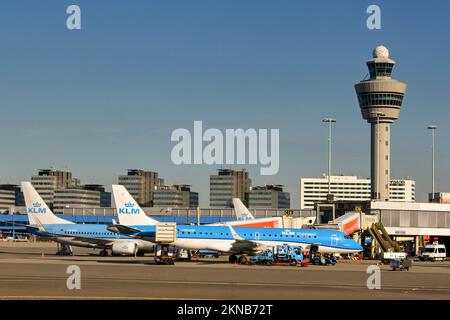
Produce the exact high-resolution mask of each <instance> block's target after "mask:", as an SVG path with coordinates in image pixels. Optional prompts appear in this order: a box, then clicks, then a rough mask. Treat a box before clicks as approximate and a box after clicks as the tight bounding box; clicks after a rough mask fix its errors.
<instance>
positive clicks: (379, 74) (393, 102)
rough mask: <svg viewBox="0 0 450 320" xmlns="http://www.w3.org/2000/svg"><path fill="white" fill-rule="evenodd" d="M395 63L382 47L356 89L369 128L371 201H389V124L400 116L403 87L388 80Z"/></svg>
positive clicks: (404, 89)
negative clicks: (367, 77) (368, 75)
mask: <svg viewBox="0 0 450 320" xmlns="http://www.w3.org/2000/svg"><path fill="white" fill-rule="evenodd" d="M394 65H395V61H394V60H392V59H390V58H389V51H388V49H387V48H386V47H384V46H378V47H376V48H375V49H374V50H373V59H371V60H369V61H367V67H368V68H369V74H370V77H369V79H368V80H362V81H360V82H359V83H357V84H356V85H355V91H356V94H357V96H358V102H359V106H360V108H361V114H362V117H363V118H364V119H365V120H367V122H368V123H370V127H371V165H370V176H371V199H374V200H383V201H387V200H389V195H390V190H389V189H390V183H389V181H390V174H391V171H390V170H391V167H390V163H391V154H390V153H391V152H390V148H391V138H390V135H391V123H393V122H394V121H395V120H397V119H398V118H399V116H400V109H401V107H402V102H403V97H404V95H405V92H406V84H404V83H403V82H400V81H397V80H393V79H391V74H392V69H393V68H394Z"/></svg>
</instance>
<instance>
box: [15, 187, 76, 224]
mask: <svg viewBox="0 0 450 320" xmlns="http://www.w3.org/2000/svg"><path fill="white" fill-rule="evenodd" d="M22 191H23V195H24V198H25V205H26V209H27V215H28V220H29V222H30V224H31V225H39V224H43V225H45V224H72V223H73V222H70V221H67V220H64V219H61V218H59V217H57V216H56V215H55V214H53V212H52V211H51V210H50V208H49V207H48V206H47V204H46V203H45V202H44V200H42V198H41V196H40V195H39V193H37V191H36V190H35V189H34V187H33V185H32V184H31V183H30V182H28V181H25V182H22Z"/></svg>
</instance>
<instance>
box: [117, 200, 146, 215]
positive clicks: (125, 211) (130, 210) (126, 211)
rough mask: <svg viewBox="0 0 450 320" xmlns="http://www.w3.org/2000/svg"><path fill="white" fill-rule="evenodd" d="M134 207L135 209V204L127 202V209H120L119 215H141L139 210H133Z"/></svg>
mask: <svg viewBox="0 0 450 320" xmlns="http://www.w3.org/2000/svg"><path fill="white" fill-rule="evenodd" d="M133 207H134V203H132V202H127V203H125V208H119V213H120V214H139V213H141V211H140V210H139V208H133Z"/></svg>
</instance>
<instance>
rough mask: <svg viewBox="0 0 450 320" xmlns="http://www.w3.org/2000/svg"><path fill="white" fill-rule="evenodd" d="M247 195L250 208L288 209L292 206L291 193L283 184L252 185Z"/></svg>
mask: <svg viewBox="0 0 450 320" xmlns="http://www.w3.org/2000/svg"><path fill="white" fill-rule="evenodd" d="M245 197H246V202H247V205H248V207H249V208H263V209H277V208H280V209H284V208H286V209H288V208H290V207H291V195H290V193H289V192H284V191H283V186H282V185H264V186H257V187H251V190H250V191H248V192H247V193H246V196H245Z"/></svg>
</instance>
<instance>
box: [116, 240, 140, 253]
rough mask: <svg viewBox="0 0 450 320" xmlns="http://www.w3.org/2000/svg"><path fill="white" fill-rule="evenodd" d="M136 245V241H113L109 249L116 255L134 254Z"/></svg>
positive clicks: (136, 248)
mask: <svg viewBox="0 0 450 320" xmlns="http://www.w3.org/2000/svg"><path fill="white" fill-rule="evenodd" d="M137 250H138V245H137V243H136V242H121V243H113V245H112V247H111V251H112V253H113V254H117V255H128V256H134V255H135V254H136V253H137Z"/></svg>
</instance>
